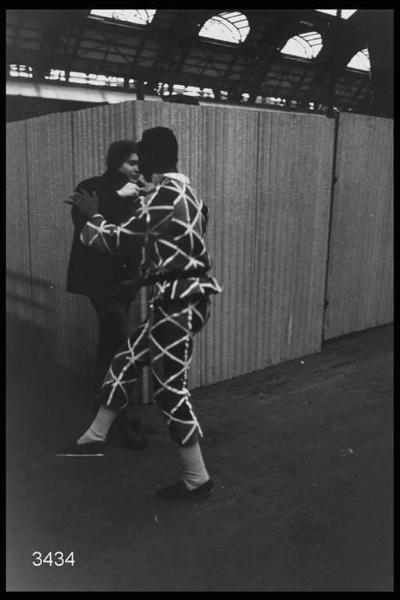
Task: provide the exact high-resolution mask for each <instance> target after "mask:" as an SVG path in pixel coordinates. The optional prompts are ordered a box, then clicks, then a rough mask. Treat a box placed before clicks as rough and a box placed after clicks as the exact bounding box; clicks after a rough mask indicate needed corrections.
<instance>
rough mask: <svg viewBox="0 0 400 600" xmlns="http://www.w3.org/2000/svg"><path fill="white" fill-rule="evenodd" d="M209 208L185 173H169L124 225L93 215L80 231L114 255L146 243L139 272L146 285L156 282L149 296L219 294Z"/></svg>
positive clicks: (93, 244) (84, 238) (85, 240)
mask: <svg viewBox="0 0 400 600" xmlns="http://www.w3.org/2000/svg"><path fill="white" fill-rule="evenodd" d="M207 219H208V209H207V207H206V206H205V204H203V202H202V201H201V200H200V199H199V198H198V197H197V195H196V193H195V192H194V190H193V188H192V187H191V185H190V181H189V179H188V178H187V177H186V176H185V175H183V174H182V173H165V174H163V178H162V180H161V182H160V183H159V184H158V185H157V186H156V187H155V188H153V189H152V190H150V191H149V192H148V193H147V194H146V195H143V196H141V198H140V203H139V206H138V208H137V209H136V211H135V212H134V213H133V215H131V216H130V217H129V218H128V219H126V220H125V221H124V222H123V223H121V224H120V225H114V224H112V223H107V222H106V220H105V219H104V217H103V216H102V215H101V214H96V215H93V216H92V217H91V218H90V219H89V220H88V221H87V223H86V225H85V227H84V228H83V229H82V231H81V241H82V243H83V244H85V245H86V246H90V247H93V248H95V249H97V250H99V251H102V252H109V253H112V254H118V253H120V252H121V253H125V254H126V253H127V249H128V248H129V246H132V247H135V246H136V248H137V242H138V236H139V237H140V238H141V239H140V242H141V243H142V260H141V265H140V271H141V273H142V275H143V276H144V278H145V283H144V285H153V294H152V297H151V301H152V302H155V301H156V300H175V299H183V298H186V297H189V296H193V295H197V294H201V295H208V294H218V293H219V292H221V291H222V288H221V286H220V284H219V283H218V281H217V280H216V278H215V277H211V276H210V275H209V274H208V272H209V270H210V268H211V260H210V257H209V254H208V252H207V249H206V245H205V241H204V235H205V232H206V226H207Z"/></svg>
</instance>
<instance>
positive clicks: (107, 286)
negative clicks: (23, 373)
mask: <svg viewBox="0 0 400 600" xmlns="http://www.w3.org/2000/svg"><path fill="white" fill-rule="evenodd" d="M136 152H137V144H135V142H133V141H130V140H120V141H117V142H114V143H112V144H111V145H110V147H109V149H108V153H107V159H106V164H107V170H106V171H105V173H103V174H102V175H100V176H96V177H91V178H90V179H86V180H84V181H81V182H80V183H79V184H78V185H77V186H76V188H75V189H76V191H82V190H85V191H86V192H88V193H90V194H92V193H93V192H96V194H97V197H98V198H99V206H100V207H101V211H102V213H103V214H104V215H105V216H106V218H107V220H108V221H109V222H110V223H113V224H115V225H119V224H121V223H122V222H123V221H124V220H125V219H126V218H127V217H128V216H129V215H130V214H131V213H132V212H134V210H135V208H136V203H137V195H134V194H132V191H133V188H132V183H133V182H135V183H136V184H138V183H139V185H140V174H139V170H138V157H137V154H136ZM134 189H135V190H136V188H134ZM71 217H72V221H73V224H74V237H73V241H72V248H71V254H70V259H69V264H68V271H67V291H68V292H70V293H73V294H79V295H83V296H87V297H88V298H89V300H90V302H91V304H92V306H93V308H94V310H95V311H96V314H97V318H98V321H99V338H98V347H97V356H96V364H95V377H94V388H95V389H97V388H98V386H99V385H100V384H101V382H102V381H103V379H104V376H105V374H106V373H107V370H108V367H109V365H110V363H111V360H112V358H113V356H114V354H115V352H116V351H117V349H118V348H119V347H120V346H121V344H122V343H123V342H124V341H125V340H126V339H127V338H128V336H129V310H130V305H131V302H132V299H133V298H134V292H132V285H130V287H129V291H130V293H129V294H127V293H123V290H122V291H121V292H118V286H119V285H121V284H122V283H123V282H124V281H126V280H130V281H132V280H133V279H135V278H136V277H138V275H139V273H138V271H139V263H140V259H141V254H140V247H138V251H137V252H130V253H129V255H125V256H124V255H108V254H102V253H100V252H98V251H96V250H94V249H92V248H90V247H87V246H84V245H83V244H82V242H81V241H80V234H81V231H82V229H83V227H84V226H85V223H86V218H85V217H84V216H83V215H82V213H81V212H80V211H79V210H78V209H77V208H76V207H73V208H72V211H71ZM139 279H140V277H139ZM122 287H123V286H122ZM115 290H117V293H115ZM113 292H114V293H113ZM93 408H94V409H95V410H97V408H98V407H97V405H96V406H95V407H93ZM117 425H119V429H120V431H119V434H120V435H122V436H123V437H124V439H125V442H128V443H129V445H130V446H133V447H135V448H136V447H144V445H145V441H144V439H143V438H141V436H139V435H138V434H137V432H136V433H135V432H134V431H133V430H132V426H133V427H134V428H137V427H138V426H139V422H138V421H137V420H135V421H133V422H132V423H131V425H129V424H128V421H127V418H126V415H121V418H120V419H119V420H118V424H117ZM115 429H118V426H117V427H116V428H115Z"/></svg>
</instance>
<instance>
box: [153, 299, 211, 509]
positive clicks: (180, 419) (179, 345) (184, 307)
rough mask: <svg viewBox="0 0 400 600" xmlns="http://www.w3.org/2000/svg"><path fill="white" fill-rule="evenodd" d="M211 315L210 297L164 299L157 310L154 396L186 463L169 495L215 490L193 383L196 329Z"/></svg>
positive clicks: (178, 496) (173, 497)
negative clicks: (201, 440) (192, 399)
mask: <svg viewBox="0 0 400 600" xmlns="http://www.w3.org/2000/svg"><path fill="white" fill-rule="evenodd" d="M208 315H209V300H208V298H204V297H200V298H196V299H192V300H186V301H179V302H174V303H170V304H168V305H165V304H164V305H159V306H156V307H155V308H154V311H153V313H152V319H151V324H150V336H149V338H150V352H151V365H152V374H153V386H154V398H155V400H156V401H157V403H158V405H159V406H160V407H161V410H162V411H163V413H164V415H165V417H166V420H167V425H168V428H169V433H170V436H171V438H172V440H173V441H174V442H175V443H176V444H177V445H178V453H179V457H180V460H181V464H182V466H183V476H182V480H181V481H180V482H178V483H177V484H174V485H173V486H171V487H169V488H166V489H165V490H162V491H161V492H159V494H158V495H159V496H161V497H164V498H166V499H171V500H179V499H184V498H185V497H187V496H188V495H189V496H190V494H191V493H192V492H195V491H197V490H198V491H200V490H202V491H204V492H207V493H208V492H209V491H211V490H212V482H211V480H210V477H209V474H208V472H207V469H206V467H205V464H204V460H203V457H202V454H201V449H200V445H199V439H198V437H199V433H200V435H202V433H201V429H200V426H199V423H198V421H197V418H196V415H195V413H194V410H193V407H192V404H191V402H190V392H189V390H188V387H187V379H188V370H189V367H190V363H191V359H192V351H193V335H194V333H197V332H198V331H200V329H201V328H202V327H203V326H204V324H205V323H206V321H207V319H208Z"/></svg>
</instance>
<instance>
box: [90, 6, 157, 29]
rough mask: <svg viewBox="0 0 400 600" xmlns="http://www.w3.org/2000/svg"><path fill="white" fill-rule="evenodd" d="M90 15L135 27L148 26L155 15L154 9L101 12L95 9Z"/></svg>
mask: <svg viewBox="0 0 400 600" xmlns="http://www.w3.org/2000/svg"><path fill="white" fill-rule="evenodd" d="M90 14H91V15H93V16H94V17H104V18H106V19H112V20H113V21H120V22H124V23H134V24H136V25H148V24H149V23H151V22H152V20H153V19H154V15H155V14H156V11H155V9H149V10H147V9H146V10H144V9H137V10H125V9H116V10H112V9H110V10H108V9H107V10H103V9H97V8H95V9H94V10H91V11H90Z"/></svg>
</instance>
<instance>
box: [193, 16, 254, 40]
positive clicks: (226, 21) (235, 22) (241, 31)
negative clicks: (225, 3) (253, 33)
mask: <svg viewBox="0 0 400 600" xmlns="http://www.w3.org/2000/svg"><path fill="white" fill-rule="evenodd" d="M249 31H250V25H249V22H248V20H247V18H246V16H245V15H244V14H242V13H240V12H233V11H230V12H222V13H220V14H219V15H215V16H214V17H211V19H208V21H206V22H205V23H204V25H203V27H202V28H201V30H200V33H199V36H201V37H205V38H211V39H213V40H220V41H223V42H232V43H234V44H240V43H241V42H244V41H245V39H246V38H247V36H248V35H249Z"/></svg>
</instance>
